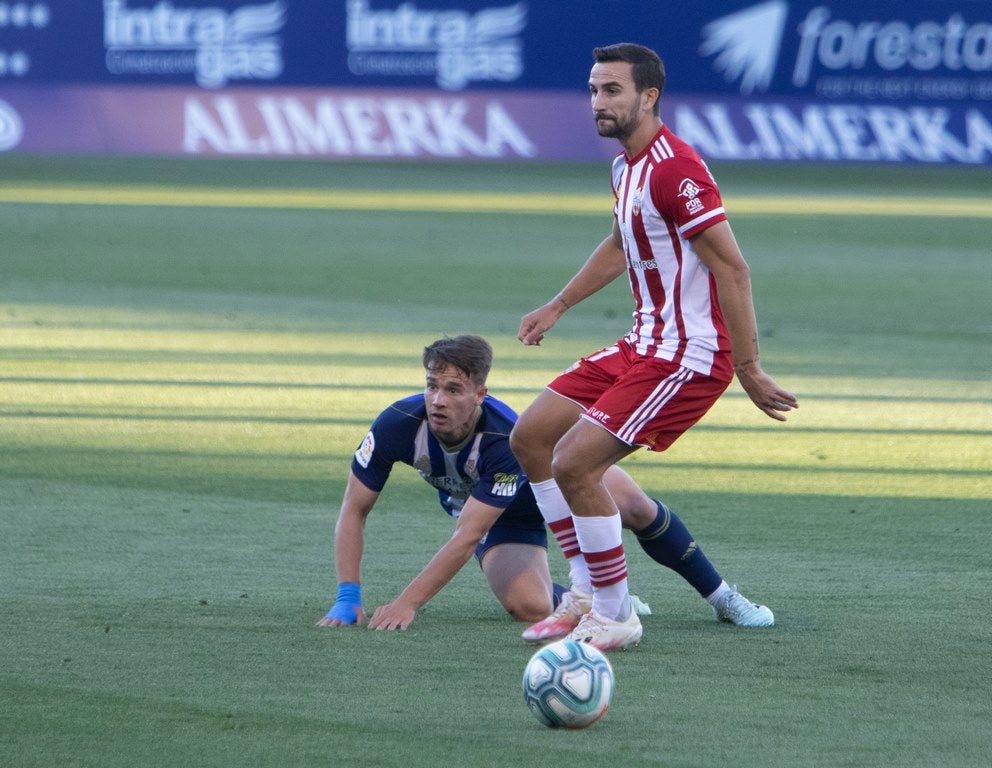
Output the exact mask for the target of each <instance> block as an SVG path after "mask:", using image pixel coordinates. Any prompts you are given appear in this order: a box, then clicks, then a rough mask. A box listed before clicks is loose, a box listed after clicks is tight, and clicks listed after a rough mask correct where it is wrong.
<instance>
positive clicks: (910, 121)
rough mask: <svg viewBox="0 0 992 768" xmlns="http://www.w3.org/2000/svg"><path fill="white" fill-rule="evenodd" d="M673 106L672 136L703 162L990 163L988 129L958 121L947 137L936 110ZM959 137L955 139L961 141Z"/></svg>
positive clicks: (991, 132)
mask: <svg viewBox="0 0 992 768" xmlns="http://www.w3.org/2000/svg"><path fill="white" fill-rule="evenodd" d="M734 109H735V108H734V107H731V106H730V105H727V104H719V103H711V104H704V105H703V106H701V107H699V108H698V109H697V108H693V107H691V106H689V105H688V104H678V105H676V107H675V109H674V120H673V121H672V122H673V125H674V130H675V132H676V133H678V134H679V135H680V136H681V137H682V138H683V139H685V140H686V141H688V142H689V143H690V144H692V145H693V146H695V147H696V149H698V150H699V152H700V153H701V154H702V155H703V156H704V157H711V158H714V159H721V160H842V161H865V160H883V161H905V160H910V161H919V162H929V163H946V162H958V163H985V162H989V161H992V122H990V120H989V118H988V116H987V115H986V114H984V113H983V112H982V111H980V110H978V109H970V110H967V111H966V112H965V113H964V121H963V123H964V124H963V126H961V127H960V128H959V129H958V132H957V133H955V132H954V131H952V129H951V127H950V125H949V123H950V122H951V112H950V111H949V110H947V109H944V108H935V107H910V108H900V107H893V106H861V105H852V104H836V105H820V104H810V105H807V106H805V107H803V108H802V109H801V110H800V111H799V113H798V114H797V113H796V112H794V111H793V110H792V109H790V108H789V107H788V106H786V105H784V104H774V103H771V104H754V103H748V104H744V105H743V106H742V107H741V109H740V113H739V114H735V112H734ZM962 134H963V135H962Z"/></svg>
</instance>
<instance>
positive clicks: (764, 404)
mask: <svg viewBox="0 0 992 768" xmlns="http://www.w3.org/2000/svg"><path fill="white" fill-rule="evenodd" d="M737 380H738V381H740V383H741V386H742V387H743V388H744V391H745V392H747V396H748V397H750V398H751V402H753V403H754V404H755V405H756V406H758V408H759V409H760V410H761V411H762V412H764V413H765V414H766V415H767V416H769V417H771V418H773V419H775V420H776V421H785V416H784V415H783V414H785V413H786V412H788V411H791V410H792V409H793V408H798V407H799V400H797V399H796V396H795V395H793V394H792V393H791V392H787V391H786V390H784V389H782V388H781V387H780V386H779V385H778V384H776V383H775V379H773V378H772V377H771V376H769V375H768V374H767V373H765V372H764V371H763V370H761V368H760V367H759V366H758V365H757V364H753V365H749V366H748V367H747V368H746V369H744V370H743V371H741V370H739V371H737Z"/></svg>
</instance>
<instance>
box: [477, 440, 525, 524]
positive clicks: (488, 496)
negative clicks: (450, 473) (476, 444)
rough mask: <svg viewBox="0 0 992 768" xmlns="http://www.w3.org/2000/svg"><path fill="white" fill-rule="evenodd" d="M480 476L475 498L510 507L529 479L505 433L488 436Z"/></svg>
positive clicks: (483, 449)
mask: <svg viewBox="0 0 992 768" xmlns="http://www.w3.org/2000/svg"><path fill="white" fill-rule="evenodd" d="M478 470H479V479H478V480H477V481H476V483H475V485H474V486H473V488H472V498H474V499H478V500H479V501H481V502H483V503H484V504H489V505H491V506H493V507H499V508H500V509H506V507H508V506H509V505H510V502H512V501H513V499H514V497H515V496H516V495H517V491H518V490H519V488H520V486H521V485H523V483H524V481H525V480H526V478H525V477H524V473H523V470H522V469H520V464H519V463H518V462H517V459H516V457H515V456H514V455H513V452H512V451H511V450H510V441H509V440H508V439H507V438H506V437H505V436H504V435H499V436H491V435H487V439H486V440H485V441H484V442H483V445H482V450H481V451H480V455H479V467H478Z"/></svg>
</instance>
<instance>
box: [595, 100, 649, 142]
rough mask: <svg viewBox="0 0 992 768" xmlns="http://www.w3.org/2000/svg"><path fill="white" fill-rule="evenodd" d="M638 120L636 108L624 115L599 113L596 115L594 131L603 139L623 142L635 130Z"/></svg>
mask: <svg viewBox="0 0 992 768" xmlns="http://www.w3.org/2000/svg"><path fill="white" fill-rule="evenodd" d="M639 120H640V115H639V114H638V111H637V108H636V107H634V108H632V109H630V110H628V111H627V112H626V113H619V114H618V113H617V112H612V113H608V112H604V113H600V114H597V115H596V131H597V132H598V133H599V135H600V136H603V137H605V138H608V139H618V140H619V141H623V140H624V139H626V138H627V137H628V136H630V135H631V134H632V133H633V132H634V131H635V130H636V128H637V124H638V122H639Z"/></svg>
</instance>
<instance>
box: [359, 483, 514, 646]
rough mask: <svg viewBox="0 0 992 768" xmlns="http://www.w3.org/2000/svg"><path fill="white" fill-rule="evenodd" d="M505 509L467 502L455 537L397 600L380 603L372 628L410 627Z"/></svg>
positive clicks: (472, 501) (466, 559)
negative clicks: (420, 611)
mask: <svg viewBox="0 0 992 768" xmlns="http://www.w3.org/2000/svg"><path fill="white" fill-rule="evenodd" d="M502 512H503V510H502V509H500V508H499V507H493V506H491V505H489V504H484V503H483V502H481V501H479V500H478V499H475V498H470V499H469V500H468V501H466V502H465V507H464V508H463V509H462V511H461V514H460V515H459V516H458V524H457V525H456V526H455V532H454V533H453V534H452V536H451V538H450V539H448V541H446V542H445V544H444V546H443V547H441V549H439V550H438V551H437V554H436V555H434V557H432V558H431V561H430V562H429V563H427V565H425V566H424V569H423V570H422V571H421V572H420V573H418V574H417V576H416V577H415V578H414V579H413V581H411V582H410V583H409V584H408V585H407V586H406V588H405V589H404V590H403V591H402V592H401V593H400V595H399V597H397V598H396V599H395V600H393V602H391V603H387V604H386V605H380V606H379V607H378V608H376V609H375V612H374V613H373V614H372V618H371V619H370V620H369V629H406V628H407V627H409V626H410V624H411V623H412V622H413V620H414V618H415V617H416V615H417V611H418V610H420V609H421V608H422V607H423V606H424V605H425V604H426V603H427V602H428V601H429V600H430V599H431V598H432V597H434V595H436V594H437V593H438V592H440V591H441V590H442V589H443V588H444V586H445V585H446V584H447V583H448V582H449V581H451V580H452V579H453V578H455V575H456V574H457V573H458V572H459V571H460V570H461V569H462V568H463V567H464V565H465V563H467V562H468V561H469V560H470V559H471V557H472V555H473V554H474V553H475V548H476V547H477V546H479V542H480V541H482V537H483V536H485V535H486V534H487V533H488V532H489V529H490V528H492V525H493V523H494V522H496V518H498V517H499V516H500V514H501V513H502Z"/></svg>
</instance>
